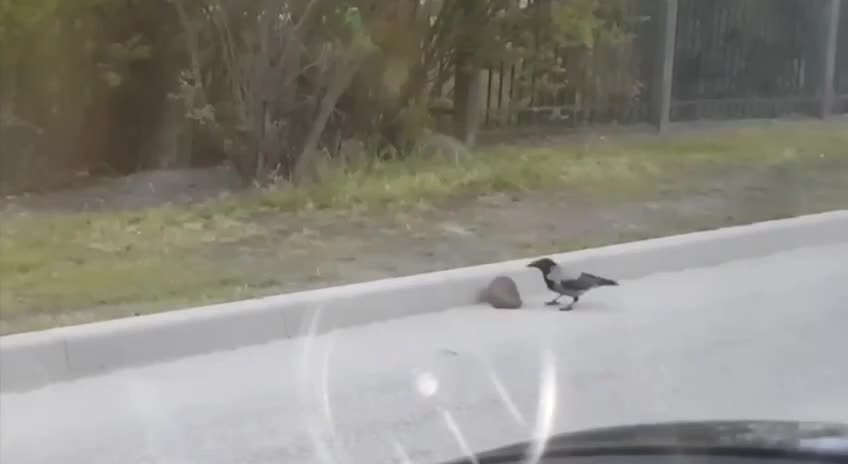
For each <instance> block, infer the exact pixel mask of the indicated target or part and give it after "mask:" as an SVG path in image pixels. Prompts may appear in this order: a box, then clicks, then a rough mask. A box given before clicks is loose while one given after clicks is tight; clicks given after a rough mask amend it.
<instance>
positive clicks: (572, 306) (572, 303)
mask: <svg viewBox="0 0 848 464" xmlns="http://www.w3.org/2000/svg"><path fill="white" fill-rule="evenodd" d="M571 298H572V300H571V303H569V304H568V305H567V306H563V307H562V308H559V310H560V311H571V310H572V309H574V305H575V304H577V302H578V301H580V297H579V296H573V297H571Z"/></svg>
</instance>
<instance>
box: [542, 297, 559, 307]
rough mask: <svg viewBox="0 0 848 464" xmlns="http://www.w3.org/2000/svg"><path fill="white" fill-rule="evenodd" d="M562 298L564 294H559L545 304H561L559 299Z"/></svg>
mask: <svg viewBox="0 0 848 464" xmlns="http://www.w3.org/2000/svg"><path fill="white" fill-rule="evenodd" d="M560 298H562V295H560V296H558V297H556V298H554V299H553V300H551V301H548V302H547V303H545V304H546V305H548V306H556V305H558V304H559V299H560Z"/></svg>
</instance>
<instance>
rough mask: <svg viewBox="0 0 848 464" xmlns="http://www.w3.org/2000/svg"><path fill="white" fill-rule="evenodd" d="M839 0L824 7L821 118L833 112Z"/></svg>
mask: <svg viewBox="0 0 848 464" xmlns="http://www.w3.org/2000/svg"><path fill="white" fill-rule="evenodd" d="M841 3H842V1H841V0H830V1H829V2H828V5H827V7H826V8H825V9H824V14H825V17H824V21H823V22H824V24H825V26H826V28H825V46H824V54H825V55H824V59H823V60H822V61H823V63H824V70H823V72H822V79H823V80H822V93H821V96H822V97H821V107H820V108H819V116H821V118H822V119H824V118H827V117H830V115H831V114H832V113H833V106H834V100H835V98H836V89H835V88H834V84H835V82H834V81H835V77H836V48H837V47H838V42H837V41H838V39H839V15H840V11H839V10H840V6H841V5H840V4H841Z"/></svg>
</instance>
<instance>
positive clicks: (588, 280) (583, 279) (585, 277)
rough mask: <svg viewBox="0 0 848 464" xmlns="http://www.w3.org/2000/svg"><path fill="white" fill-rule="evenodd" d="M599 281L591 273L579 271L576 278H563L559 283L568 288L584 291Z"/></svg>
mask: <svg viewBox="0 0 848 464" xmlns="http://www.w3.org/2000/svg"><path fill="white" fill-rule="evenodd" d="M599 284H600V282H599V281H598V280H597V279H596V276H593V275H592V274H586V273H585V272H584V273H581V274H580V275H579V276H578V277H577V278H576V279H569V280H563V281H562V283H561V285H562V286H563V287H565V288H567V289H570V290H577V291H586V290H589V289H592V288H595V287H597V286H598V285H599Z"/></svg>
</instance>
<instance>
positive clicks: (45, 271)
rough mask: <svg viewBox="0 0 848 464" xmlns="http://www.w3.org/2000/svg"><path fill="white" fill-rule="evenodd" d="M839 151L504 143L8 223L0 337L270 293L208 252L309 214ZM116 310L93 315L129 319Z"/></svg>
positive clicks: (827, 144)
mask: <svg viewBox="0 0 848 464" xmlns="http://www.w3.org/2000/svg"><path fill="white" fill-rule="evenodd" d="M846 147H848V127H846V126H845V125H844V124H833V123H829V124H803V125H788V124H787V125H779V126H776V127H772V128H749V129H742V130H736V131H732V132H729V131H725V132H721V133H720V134H719V135H717V134H707V135H703V134H702V135H692V136H680V137H671V138H662V139H660V138H648V137H639V138H630V139H620V140H617V141H606V142H602V143H597V144H596V145H594V146H591V147H586V146H581V147H578V146H563V147H547V148H546V147H541V148H517V147H506V146H505V147H498V148H491V149H488V150H486V151H485V152H481V153H476V154H474V155H473V156H471V157H470V158H469V159H466V160H463V161H461V162H460V163H459V164H457V163H456V162H453V161H447V160H444V161H439V160H425V159H412V160H407V161H406V162H388V163H380V164H377V165H372V166H369V167H367V168H364V167H361V168H356V169H354V168H345V169H343V168H338V167H337V168H333V167H329V168H327V169H325V170H324V175H323V176H324V177H323V181H322V182H320V183H316V184H314V185H312V186H309V187H305V188H302V189H293V188H288V187H279V188H271V189H267V190H265V191H262V192H259V193H258V194H252V195H245V196H240V197H233V198H229V199H222V200H216V201H214V202H209V203H205V204H200V205H194V206H190V207H174V206H168V207H160V208H151V209H146V210H142V211H133V212H100V213H85V214H50V215H47V214H33V215H11V214H9V215H5V216H3V217H2V227H0V316H2V317H0V331H2V332H3V333H9V332H15V331H20V330H26V329H28V328H34V327H39V328H40V327H44V326H50V325H59V324H63V323H65V322H64V321H66V319H67V321H68V322H73V318H71V319H68V316H67V314H68V313H73V312H85V311H88V310H89V309H90V308H96V307H110V306H114V305H123V304H127V303H142V302H143V303H145V304H146V305H147V306H145V308H146V309H144V312H149V311H156V310H159V309H162V308H166V307H169V306H173V305H174V302H180V303H182V302H193V303H198V302H210V301H220V300H224V299H232V298H237V297H240V296H251V295H255V294H257V293H262V292H263V291H268V289H270V288H272V287H273V286H274V282H273V281H271V280H269V279H268V278H267V275H264V274H262V273H257V274H256V275H253V274H251V272H249V271H246V270H245V269H243V268H238V267H237V266H234V265H227V262H228V261H227V257H226V255H224V256H222V255H220V254H219V253H218V250H221V249H227V248H228V247H230V248H233V249H236V250H237V249H238V247H239V246H240V244H243V243H245V242H250V241H252V240H253V241H255V240H264V241H272V240H279V241H280V246H295V245H293V244H294V243H296V241H294V240H291V236H292V234H294V235H297V233H299V232H303V230H298V229H297V227H294V226H293V229H291V230H289V231H288V232H285V231H281V230H280V228H281V227H285V226H286V225H287V221H288V222H292V223H293V224H297V223H298V222H297V221H296V220H293V218H297V217H309V216H314V215H315V214H316V213H319V214H320V212H321V211H326V212H332V213H337V214H342V213H344V214H347V215H350V214H354V213H355V214H356V215H359V216H364V217H370V216H373V215H375V214H382V213H384V212H393V211H394V212H396V211H403V212H405V213H406V214H415V211H416V210H417V209H419V208H420V209H427V208H438V207H442V206H446V205H448V204H449V202H450V201H452V200H454V199H456V198H468V197H475V196H478V195H481V194H486V193H492V192H522V191H532V192H538V191H559V190H564V189H576V190H584V191H587V192H590V193H591V194H593V195H612V196H621V197H622V198H625V197H628V198H630V197H633V195H637V194H652V193H654V194H655V193H656V186H657V185H659V182H660V181H661V180H662V179H666V178H672V177H675V176H681V175H684V174H685V173H687V172H693V171H699V170H705V169H707V170H711V169H716V170H721V169H725V170H726V169H737V168H738V169H745V168H751V167H762V166H767V165H776V164H791V163H797V162H803V161H804V160H805V159H808V158H811V157H815V156H818V155H820V154H827V155H848V153H846V151H847V150H846ZM266 274H267V270H266ZM126 311H129V310H123V309H122V310H119V311H117V312H116V311H115V310H110V311H105V312H104V314H105V315H101V316H102V317H114V316H123V315H129V314H128V313H126ZM97 317H98V316H92V317H88V316H86V318H85V319H86V320H88V319H91V318H97ZM33 321H36V322H33Z"/></svg>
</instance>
